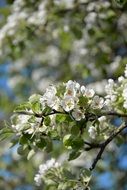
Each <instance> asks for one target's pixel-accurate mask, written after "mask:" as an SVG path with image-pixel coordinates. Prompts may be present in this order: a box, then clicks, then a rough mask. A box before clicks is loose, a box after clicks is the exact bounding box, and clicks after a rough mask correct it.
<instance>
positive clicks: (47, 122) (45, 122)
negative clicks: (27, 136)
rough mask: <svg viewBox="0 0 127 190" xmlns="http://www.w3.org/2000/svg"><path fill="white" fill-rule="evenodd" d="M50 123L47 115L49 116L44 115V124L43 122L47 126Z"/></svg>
mask: <svg viewBox="0 0 127 190" xmlns="http://www.w3.org/2000/svg"><path fill="white" fill-rule="evenodd" d="M50 123H51V119H50V117H49V116H47V117H45V119H44V124H45V125H46V126H49V125H50Z"/></svg>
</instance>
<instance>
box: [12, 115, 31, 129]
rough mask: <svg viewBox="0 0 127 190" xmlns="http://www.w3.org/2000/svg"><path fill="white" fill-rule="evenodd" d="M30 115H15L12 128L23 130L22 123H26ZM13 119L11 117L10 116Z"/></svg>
mask: <svg viewBox="0 0 127 190" xmlns="http://www.w3.org/2000/svg"><path fill="white" fill-rule="evenodd" d="M30 117H31V116H30V115H23V114H22V115H18V116H17V123H16V124H15V125H12V128H13V129H14V130H16V131H17V132H20V131H22V130H23V128H24V125H25V124H28V120H29V119H30ZM12 119H13V117H12Z"/></svg>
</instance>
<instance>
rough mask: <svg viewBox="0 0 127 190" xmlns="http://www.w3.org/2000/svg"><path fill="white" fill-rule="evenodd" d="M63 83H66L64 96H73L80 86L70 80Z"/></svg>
mask: <svg viewBox="0 0 127 190" xmlns="http://www.w3.org/2000/svg"><path fill="white" fill-rule="evenodd" d="M65 85H66V92H65V94H64V96H72V97H75V96H76V93H77V91H78V90H79V88H80V84H79V83H77V82H75V81H74V82H73V81H72V80H69V81H68V82H67V83H66V84H65Z"/></svg>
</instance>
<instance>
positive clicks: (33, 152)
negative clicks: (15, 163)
mask: <svg viewBox="0 0 127 190" xmlns="http://www.w3.org/2000/svg"><path fill="white" fill-rule="evenodd" d="M34 155H35V151H34V150H33V149H32V150H30V152H29V153H28V155H27V160H30V159H31V158H32V157H33V156H34Z"/></svg>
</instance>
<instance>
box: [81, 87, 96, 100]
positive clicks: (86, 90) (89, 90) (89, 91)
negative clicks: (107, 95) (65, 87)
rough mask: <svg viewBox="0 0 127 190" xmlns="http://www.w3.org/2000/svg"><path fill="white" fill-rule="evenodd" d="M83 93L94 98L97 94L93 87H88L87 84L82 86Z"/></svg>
mask: <svg viewBox="0 0 127 190" xmlns="http://www.w3.org/2000/svg"><path fill="white" fill-rule="evenodd" d="M81 93H82V94H83V96H86V97H88V98H92V97H93V96H94V94H95V92H94V90H93V89H92V88H86V87H85V86H81Z"/></svg>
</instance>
